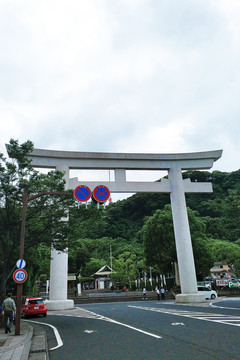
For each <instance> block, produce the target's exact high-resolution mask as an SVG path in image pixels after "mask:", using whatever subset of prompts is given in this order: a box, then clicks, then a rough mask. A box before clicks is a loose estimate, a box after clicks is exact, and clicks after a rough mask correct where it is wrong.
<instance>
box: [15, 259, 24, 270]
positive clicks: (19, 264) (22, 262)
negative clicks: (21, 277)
mask: <svg viewBox="0 0 240 360" xmlns="http://www.w3.org/2000/svg"><path fill="white" fill-rule="evenodd" d="M16 266H17V268H18V269H24V268H25V266H26V261H25V260H23V259H20V260H18V261H17V262H16Z"/></svg>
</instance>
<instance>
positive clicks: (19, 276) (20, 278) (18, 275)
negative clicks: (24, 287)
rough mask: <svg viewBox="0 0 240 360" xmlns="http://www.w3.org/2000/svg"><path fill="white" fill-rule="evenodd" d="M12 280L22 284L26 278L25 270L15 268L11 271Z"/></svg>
mask: <svg viewBox="0 0 240 360" xmlns="http://www.w3.org/2000/svg"><path fill="white" fill-rule="evenodd" d="M13 280H14V281H15V282H16V283H17V284H22V283H24V281H26V280H27V272H26V270H24V269H17V270H15V271H14V273H13Z"/></svg>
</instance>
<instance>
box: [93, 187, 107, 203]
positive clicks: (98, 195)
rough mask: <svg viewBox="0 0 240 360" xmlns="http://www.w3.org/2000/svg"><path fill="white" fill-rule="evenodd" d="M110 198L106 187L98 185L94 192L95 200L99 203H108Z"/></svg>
mask: <svg viewBox="0 0 240 360" xmlns="http://www.w3.org/2000/svg"><path fill="white" fill-rule="evenodd" d="M109 197H110V191H109V189H108V188H107V187H106V186H104V185H98V186H97V187H95V189H94V190H93V198H94V200H96V201H97V202H99V203H104V202H106V201H107V200H108V199H109Z"/></svg>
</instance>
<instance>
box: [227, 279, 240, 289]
mask: <svg viewBox="0 0 240 360" xmlns="http://www.w3.org/2000/svg"><path fill="white" fill-rule="evenodd" d="M228 286H229V287H230V288H238V287H240V282H239V281H238V280H230V281H229V283H228Z"/></svg>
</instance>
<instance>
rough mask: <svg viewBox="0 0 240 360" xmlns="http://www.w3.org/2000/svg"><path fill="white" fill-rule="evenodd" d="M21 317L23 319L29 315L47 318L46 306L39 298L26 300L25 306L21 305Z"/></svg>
mask: <svg viewBox="0 0 240 360" xmlns="http://www.w3.org/2000/svg"><path fill="white" fill-rule="evenodd" d="M21 315H22V317H23V318H25V317H26V316H30V315H43V316H47V306H46V304H45V301H44V300H43V298H41V297H31V298H27V299H26V301H25V304H23V305H22V308H21Z"/></svg>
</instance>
